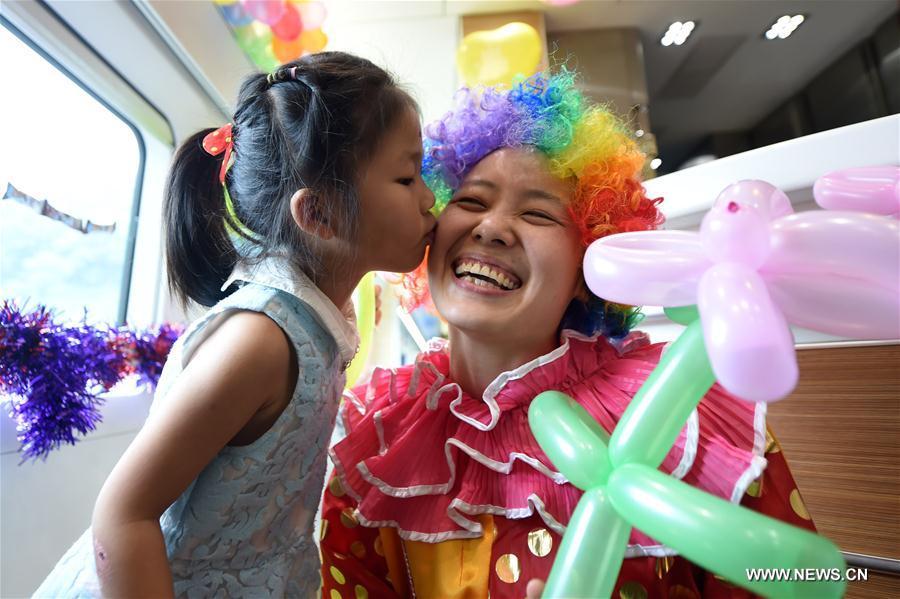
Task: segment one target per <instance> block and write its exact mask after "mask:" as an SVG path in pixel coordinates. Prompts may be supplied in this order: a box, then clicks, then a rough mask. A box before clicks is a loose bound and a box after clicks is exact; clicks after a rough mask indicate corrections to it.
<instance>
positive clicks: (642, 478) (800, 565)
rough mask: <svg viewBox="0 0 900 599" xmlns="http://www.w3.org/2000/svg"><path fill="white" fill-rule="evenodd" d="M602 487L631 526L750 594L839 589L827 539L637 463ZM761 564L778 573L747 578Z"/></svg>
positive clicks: (836, 558) (836, 555) (839, 564)
mask: <svg viewBox="0 0 900 599" xmlns="http://www.w3.org/2000/svg"><path fill="white" fill-rule="evenodd" d="M607 492H608V494H609V500H610V503H611V504H612V506H613V507H614V509H615V510H616V512H618V513H619V514H620V516H621V517H622V518H624V519H625V520H627V521H628V522H630V523H631V524H632V525H633V526H634V527H635V528H638V529H640V530H641V531H642V532H644V533H646V534H647V535H649V536H651V537H653V538H654V539H656V540H658V541H660V542H661V543H663V544H665V545H668V546H669V547H672V548H673V549H675V550H677V551H678V553H680V554H681V555H683V556H684V557H686V558H687V559H689V560H691V561H692V562H694V563H696V564H697V565H699V566H702V567H703V568H705V569H707V570H709V571H710V572H715V573H716V574H719V575H720V576H723V577H724V578H726V579H728V580H730V581H731V582H733V583H734V584H737V585H739V586H742V587H744V588H747V589H750V590H751V591H753V592H754V593H757V594H760V595H764V596H766V597H784V598H786V599H787V598H789V597H791V598H794V597H803V598H809V599H812V598H822V599H826V598H837V597H841V596H842V595H843V592H844V587H845V583H844V582H843V581H842V580H841V578H842V574H843V572H844V569H845V568H846V563H845V562H844V559H843V556H842V555H841V552H840V551H839V550H838V548H837V547H836V546H835V545H834V543H832V542H831V541H829V540H828V539H826V538H825V537H821V536H819V535H817V534H815V533H812V532H810V531H807V530H803V529H802V528H798V527H796V526H791V525H790V524H786V523H784V522H781V521H779V520H775V519H774V518H769V517H767V516H763V515H762V514H758V513H756V512H754V511H752V510H749V509H747V508H744V507H741V506H739V505H735V504H733V503H730V502H728V501H726V500H724V499H722V498H720V497H715V496H713V495H710V494H709V493H705V492H703V491H701V490H699V489H696V488H694V487H692V486H690V485H688V484H687V483H684V482H682V481H680V480H676V479H674V478H672V477H671V476H669V475H667V474H664V473H662V472H660V471H659V470H656V469H654V468H650V467H648V466H644V465H641V464H626V465H624V466H622V467H620V468H616V469H615V470H614V471H613V473H612V474H611V475H610V477H609V484H608V486H607ZM760 569H766V570H770V571H780V572H781V574H779V575H778V576H781V577H782V579H781V580H759V579H756V580H751V576H749V575H748V571H749V570H757V571H759V570H760ZM785 572H787V576H784V573H785ZM798 573H799V574H798ZM807 576H808V577H809V578H808V579H807V580H800V578H801V577H807Z"/></svg>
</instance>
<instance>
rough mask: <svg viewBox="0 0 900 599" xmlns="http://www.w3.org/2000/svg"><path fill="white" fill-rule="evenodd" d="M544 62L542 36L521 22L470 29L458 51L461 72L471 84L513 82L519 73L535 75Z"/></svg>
mask: <svg viewBox="0 0 900 599" xmlns="http://www.w3.org/2000/svg"><path fill="white" fill-rule="evenodd" d="M540 62H541V36H540V35H538V32H537V30H536V29H535V28H534V27H532V26H531V25H527V24H526V23H520V22H514V23H507V24H506V25H504V26H503V27H500V28H498V29H492V30H490V31H476V32H475V33H470V34H469V35H467V36H466V37H464V38H463V40H462V43H461V44H460V45H459V49H458V50H457V51H456V65H457V67H458V68H459V74H460V76H461V77H462V80H463V82H464V83H465V84H466V85H468V86H470V87H471V86H475V85H498V84H507V85H508V84H511V83H512V82H513V79H515V78H516V77H517V76H524V77H528V76H530V75H533V74H534V73H535V71H537V68H538V65H540Z"/></svg>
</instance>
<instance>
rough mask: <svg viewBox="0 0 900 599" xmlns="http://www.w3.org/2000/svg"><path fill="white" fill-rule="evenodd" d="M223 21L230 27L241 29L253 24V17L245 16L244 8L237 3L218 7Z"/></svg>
mask: <svg viewBox="0 0 900 599" xmlns="http://www.w3.org/2000/svg"><path fill="white" fill-rule="evenodd" d="M219 10H221V11H222V16H223V17H225V21H226V22H227V23H228V24H229V25H231V26H232V27H243V26H244V25H249V24H250V23H252V22H253V17H252V16H250V15H248V14H247V11H245V10H244V7H243V6H241V5H240V4H239V3H237V2H235V3H234V4H222V5H220V6H219Z"/></svg>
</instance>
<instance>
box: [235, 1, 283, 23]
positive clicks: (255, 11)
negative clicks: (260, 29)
mask: <svg viewBox="0 0 900 599" xmlns="http://www.w3.org/2000/svg"><path fill="white" fill-rule="evenodd" d="M244 10H245V11H247V13H248V14H250V15H251V16H252V17H253V18H254V19H256V20H257V21H260V22H262V23H265V24H266V25H269V26H272V25H274V24H275V23H277V22H278V21H279V20H281V17H283V16H284V11H285V0H244Z"/></svg>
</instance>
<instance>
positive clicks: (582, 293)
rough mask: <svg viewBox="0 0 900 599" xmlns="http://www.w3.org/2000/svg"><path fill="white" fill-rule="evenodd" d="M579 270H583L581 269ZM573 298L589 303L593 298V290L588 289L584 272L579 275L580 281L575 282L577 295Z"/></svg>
mask: <svg viewBox="0 0 900 599" xmlns="http://www.w3.org/2000/svg"><path fill="white" fill-rule="evenodd" d="M579 272H581V271H580V270H579ZM572 299H577V300H578V301H580V302H583V303H585V304H587V303H588V302H589V301H590V299H591V292H590V291H588V287H587V283H585V282H584V274H583V273H582V275H581V276H580V277H578V282H577V283H576V284H575V297H574V298H572Z"/></svg>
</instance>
